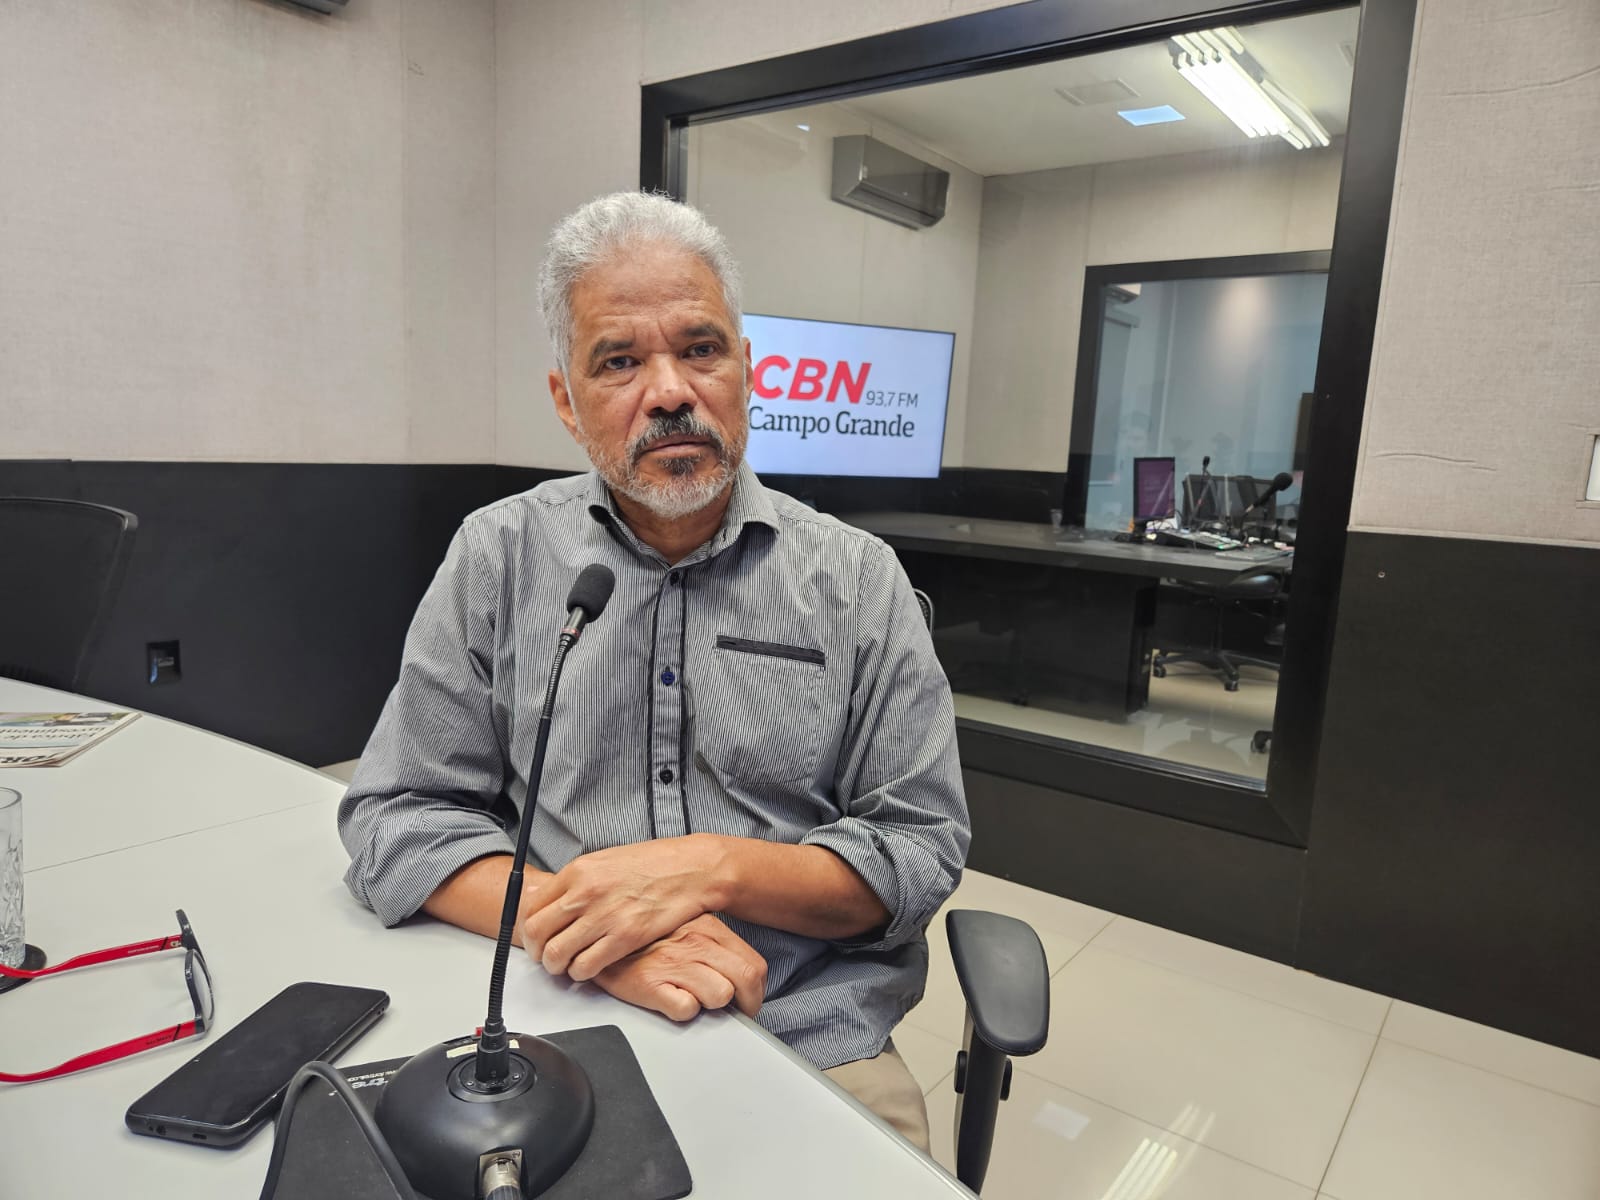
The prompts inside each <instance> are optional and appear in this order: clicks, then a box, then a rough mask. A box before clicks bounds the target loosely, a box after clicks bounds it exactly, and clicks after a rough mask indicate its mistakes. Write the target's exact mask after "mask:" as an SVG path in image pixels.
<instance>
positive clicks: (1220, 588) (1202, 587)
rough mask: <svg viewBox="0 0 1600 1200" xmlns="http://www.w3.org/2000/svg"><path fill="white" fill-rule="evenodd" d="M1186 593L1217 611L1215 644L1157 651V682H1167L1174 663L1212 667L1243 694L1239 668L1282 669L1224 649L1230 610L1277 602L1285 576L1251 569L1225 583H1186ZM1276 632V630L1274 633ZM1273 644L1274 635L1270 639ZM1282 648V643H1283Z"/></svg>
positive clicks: (1228, 686)
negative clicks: (1224, 630) (1160, 680)
mask: <svg viewBox="0 0 1600 1200" xmlns="http://www.w3.org/2000/svg"><path fill="white" fill-rule="evenodd" d="M1179 586H1180V587H1181V588H1183V590H1184V591H1186V592H1189V593H1191V594H1193V595H1194V596H1197V597H1199V598H1201V599H1203V600H1206V601H1208V602H1209V604H1210V605H1212V606H1213V607H1214V608H1215V610H1216V619H1215V621H1214V622H1213V623H1212V627H1211V644H1210V645H1209V646H1207V647H1205V648H1203V649H1198V650H1184V651H1181V652H1176V653H1175V652H1173V651H1169V650H1157V651H1156V654H1155V658H1154V659H1153V660H1152V661H1151V663H1150V673H1151V674H1152V675H1154V676H1155V677H1156V678H1157V679H1163V678H1165V677H1166V674H1167V667H1168V666H1170V665H1171V664H1173V663H1182V662H1193V663H1199V664H1201V665H1202V666H1205V667H1209V668H1210V669H1211V670H1213V671H1216V672H1217V673H1218V674H1220V675H1221V676H1222V686H1223V687H1224V688H1226V689H1227V690H1228V691H1230V692H1237V691H1238V690H1239V667H1240V665H1241V664H1249V665H1250V666H1255V667H1267V668H1269V669H1271V670H1273V671H1276V670H1277V669H1278V664H1277V663H1276V662H1274V661H1273V660H1272V659H1270V658H1259V657H1257V656H1255V655H1251V654H1239V653H1237V652H1235V651H1232V650H1224V649H1223V648H1222V622H1223V619H1224V618H1225V617H1226V616H1227V613H1228V610H1229V609H1230V608H1238V607H1242V606H1243V605H1245V604H1247V603H1249V602H1251V601H1258V600H1268V601H1271V600H1276V599H1277V598H1278V597H1279V596H1281V595H1282V594H1283V575H1282V574H1281V573H1279V572H1275V571H1263V570H1261V568H1259V567H1247V568H1246V569H1245V570H1243V571H1241V572H1240V573H1239V574H1237V575H1235V576H1234V577H1233V578H1231V579H1229V580H1228V581H1227V582H1225V583H1217V584H1210V583H1183V584H1180V585H1179ZM1274 632H1276V630H1274ZM1267 640H1268V642H1269V643H1270V642H1271V640H1272V639H1271V635H1269V636H1268V638H1267ZM1279 644H1281V640H1280V642H1279Z"/></svg>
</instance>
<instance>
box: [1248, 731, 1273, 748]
mask: <svg viewBox="0 0 1600 1200" xmlns="http://www.w3.org/2000/svg"><path fill="white" fill-rule="evenodd" d="M1271 741H1272V730H1270V729H1262V730H1258V731H1257V733H1256V735H1255V736H1254V737H1253V738H1251V739H1250V749H1252V750H1254V751H1255V752H1256V753H1257V754H1265V753H1266V752H1267V744H1268V743H1269V742H1271Z"/></svg>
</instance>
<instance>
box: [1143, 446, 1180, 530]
mask: <svg viewBox="0 0 1600 1200" xmlns="http://www.w3.org/2000/svg"><path fill="white" fill-rule="evenodd" d="M1177 482H1178V462H1177V459H1174V458H1136V459H1134V460H1133V519H1134V521H1135V522H1137V523H1139V524H1141V525H1143V524H1148V523H1149V522H1151V521H1165V520H1167V519H1168V518H1170V517H1173V516H1175V515H1177V511H1178V509H1177V496H1176V491H1177Z"/></svg>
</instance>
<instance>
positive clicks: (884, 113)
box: [840, 8, 1357, 175]
mask: <svg viewBox="0 0 1600 1200" xmlns="http://www.w3.org/2000/svg"><path fill="white" fill-rule="evenodd" d="M1356 23H1357V10H1356V9H1354V8H1347V9H1338V10H1336V11H1333V12H1323V13H1311V14H1308V15H1306V16H1301V17H1290V18H1287V19H1285V20H1281V21H1268V22H1264V23H1262V24H1259V25H1241V26H1238V27H1237V28H1238V30H1239V35H1240V38H1241V40H1242V41H1243V42H1244V44H1245V48H1246V49H1248V50H1249V51H1250V53H1251V54H1252V55H1253V56H1254V57H1255V59H1256V61H1257V62H1259V63H1260V64H1261V66H1262V68H1263V69H1264V70H1265V71H1266V72H1267V74H1268V75H1270V76H1271V77H1272V78H1273V79H1274V80H1275V81H1276V82H1277V83H1278V84H1279V85H1280V86H1281V87H1283V88H1284V89H1285V90H1286V91H1288V92H1289V94H1290V95H1292V96H1294V97H1295V98H1296V99H1298V100H1299V101H1300V102H1301V103H1302V104H1304V105H1305V106H1306V107H1307V108H1308V109H1310V110H1311V112H1312V114H1313V115H1315V116H1316V118H1317V120H1319V121H1321V122H1322V124H1323V126H1324V127H1326V129H1327V130H1328V132H1329V133H1330V134H1333V135H1335V136H1337V135H1338V134H1341V133H1343V132H1344V128H1345V117H1346V113H1347V110H1348V108H1349V100H1350V64H1349V62H1348V61H1347V60H1346V59H1345V56H1344V52H1343V50H1342V49H1341V46H1342V45H1343V44H1345V43H1350V44H1353V43H1354V42H1355V37H1356ZM1113 79H1120V80H1122V81H1123V82H1124V83H1126V84H1128V85H1129V86H1130V87H1132V88H1133V89H1134V90H1135V91H1136V92H1138V96H1137V97H1136V98H1129V99H1126V100H1122V101H1118V102H1115V103H1106V104H1096V105H1090V106H1085V107H1077V106H1075V105H1073V104H1070V103H1068V102H1067V101H1066V100H1063V99H1062V98H1061V97H1060V96H1059V95H1057V94H1056V89H1057V88H1061V87H1067V88H1072V87H1081V86H1082V85H1084V84H1086V83H1095V82H1101V81H1106V80H1113ZM840 103H841V104H844V105H847V106H848V107H849V108H850V109H852V110H853V111H855V112H856V113H858V114H860V115H862V116H865V117H867V118H869V119H873V120H882V121H887V122H889V123H891V124H893V125H896V126H898V127H899V128H900V129H902V130H904V131H905V132H906V133H908V134H910V135H911V136H912V137H914V138H916V139H917V140H918V141H920V142H923V143H924V144H926V145H927V146H928V148H929V149H931V150H935V151H937V152H939V153H940V154H943V155H944V156H945V157H947V158H952V159H954V160H955V161H956V162H958V163H960V164H961V165H963V166H965V167H967V168H968V169H970V170H972V171H974V172H976V173H977V174H979V175H1015V174H1019V173H1021V172H1023V171H1043V170H1049V169H1051V168H1054V167H1073V166H1081V165H1084V164H1087V163H1105V162H1119V161H1122V160H1125V159H1131V158H1153V157H1156V156H1158V155H1163V154H1187V153H1192V152H1195V151H1201V150H1216V149H1222V148H1226V147H1235V146H1241V145H1244V144H1246V143H1248V142H1249V141H1250V140H1251V139H1249V138H1247V137H1246V136H1245V135H1244V134H1243V133H1241V132H1240V131H1239V130H1238V129H1237V128H1236V127H1235V126H1234V124H1233V123H1232V122H1231V121H1229V120H1228V119H1227V118H1226V117H1225V116H1223V115H1222V113H1221V112H1219V111H1218V110H1217V109H1216V108H1215V107H1213V106H1212V104H1211V103H1210V102H1209V101H1208V100H1206V98H1205V97H1204V96H1202V95H1201V94H1200V93H1199V92H1197V91H1196V90H1195V89H1194V88H1193V87H1191V86H1190V85H1189V84H1188V83H1187V82H1186V81H1185V80H1184V79H1183V78H1182V76H1180V75H1179V74H1178V72H1177V71H1176V70H1174V69H1173V66H1172V58H1171V55H1169V54H1168V52H1167V47H1166V43H1165V41H1161V42H1154V43H1151V44H1149V45H1144V46H1133V47H1129V48H1127V49H1122V50H1108V51H1105V52H1104V53H1100V54H1090V55H1086V56H1084V57H1081V58H1071V59H1064V60H1062V61H1059V62H1051V63H1043V64H1040V65H1039V66H1033V67H1021V68H1019V69H1017V70H1014V71H1001V72H997V73H995V74H991V75H978V76H974V77H971V78H968V79H954V80H950V81H948V82H945V83H933V84H926V85H924V86H922V87H914V88H904V89H902V90H900V91H894V92H880V93H878V94H876V95H871V96H861V97H856V98H854V99H851V100H848V101H841V102H840ZM1160 104H1170V105H1172V107H1173V108H1176V109H1177V110H1178V111H1179V112H1181V113H1182V114H1183V115H1184V118H1185V119H1184V120H1182V121H1174V122H1172V123H1170V124H1166V125H1146V126H1143V127H1138V128H1136V127H1134V126H1132V125H1129V124H1128V123H1127V122H1126V121H1124V120H1123V119H1122V118H1121V117H1119V116H1117V110H1118V109H1126V108H1152V107H1155V106H1156V105H1160ZM1258 140H1260V139H1258ZM1272 140H1273V141H1278V139H1272ZM1280 144H1282V145H1283V146H1284V148H1285V149H1287V148H1288V146H1287V143H1280Z"/></svg>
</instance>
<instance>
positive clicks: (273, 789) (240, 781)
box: [0, 678, 344, 1195]
mask: <svg viewBox="0 0 1600 1200" xmlns="http://www.w3.org/2000/svg"><path fill="white" fill-rule="evenodd" d="M127 708H128V706H127V705H123V704H110V703H107V702H104V701H100V700H90V699H88V698H86V697H84V696H75V695H73V694H72V693H70V692H58V691H55V690H53V689H51V688H42V687H35V686H34V685H32V684H27V683H18V682H17V681H16V680H14V679H3V678H0V712H84V711H95V710H126V709H127ZM0 787H9V788H15V789H16V790H17V791H19V792H21V793H22V823H23V846H22V852H23V870H24V871H25V872H32V871H37V870H39V869H40V868H43V867H51V866H56V865H58V864H60V863H64V862H71V861H73V860H75V859H81V858H92V857H94V856H95V855H98V854H105V853H108V852H109V851H113V850H122V849H126V848H127V847H129V846H139V845H143V844H144V843H146V842H156V841H160V840H161V839H162V838H169V837H173V836H174V835H176V834H180V833H189V832H192V831H193V830H196V829H203V828H206V827H207V826H211V825H226V824H229V823H230V822H233V821H238V820H241V819H242V818H245V817H254V816H259V815H261V814H262V813H269V812H279V811H281V810H283V809H286V808H293V807H295V806H296V805H299V804H312V803H316V802H317V801H337V800H338V798H339V797H340V796H342V795H343V794H344V785H342V784H341V783H339V782H338V781H337V780H335V779H331V778H329V777H328V776H326V775H323V774H322V773H321V772H320V771H314V770H312V769H311V768H310V767H306V766H302V765H301V764H300V763H296V762H290V761H289V760H288V759H286V758H279V757H278V756H277V755H275V754H269V753H267V752H266V751H264V750H257V749H255V748H254V747H252V746H246V745H244V744H243V743H242V742H236V741H234V740H233V739H231V738H225V737H221V736H220V735H218V734H214V733H206V732H205V731H204V730H200V729H195V728H193V727H192V726H189V725H181V724H179V723H178V722H176V721H168V720H166V719H165V718H162V717H154V716H150V715H149V714H148V713H147V714H145V715H144V716H142V717H140V718H139V719H138V720H137V721H135V722H133V724H131V725H129V726H128V727H127V728H126V729H119V730H118V731H117V732H116V733H114V734H112V735H111V736H110V737H108V738H106V739H105V740H104V741H100V742H96V743H95V744H94V745H93V746H91V747H90V748H89V749H88V750H85V751H84V752H83V753H82V754H80V755H79V756H78V757H77V758H74V759H73V760H72V761H71V762H69V763H66V764H65V765H63V766H59V767H29V768H23V769H18V768H15V767H13V768H11V769H9V770H8V769H5V768H0ZM29 907H30V908H31V907H32V906H31V905H30V906H29ZM53 956H54V955H53V954H52V957H53ZM0 1195H3V1193H0Z"/></svg>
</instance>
